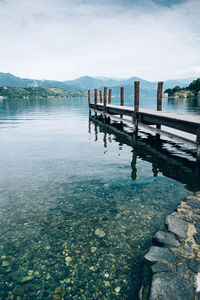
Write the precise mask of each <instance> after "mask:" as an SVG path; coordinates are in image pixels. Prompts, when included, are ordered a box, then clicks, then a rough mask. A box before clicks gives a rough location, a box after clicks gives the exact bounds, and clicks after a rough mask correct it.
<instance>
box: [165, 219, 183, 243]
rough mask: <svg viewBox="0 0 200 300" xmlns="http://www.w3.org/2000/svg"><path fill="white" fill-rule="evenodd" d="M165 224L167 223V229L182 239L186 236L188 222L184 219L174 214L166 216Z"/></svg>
mask: <svg viewBox="0 0 200 300" xmlns="http://www.w3.org/2000/svg"><path fill="white" fill-rule="evenodd" d="M166 224H167V225H168V230H169V231H171V232H173V233H175V234H176V235H178V236H180V237H182V238H184V239H185V238H186V237H187V231H188V224H187V222H185V221H184V220H182V219H180V218H177V217H175V216H168V217H167V219H166Z"/></svg>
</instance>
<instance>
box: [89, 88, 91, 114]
mask: <svg viewBox="0 0 200 300" xmlns="http://www.w3.org/2000/svg"><path fill="white" fill-rule="evenodd" d="M90 100H91V98H90V90H88V107H89V115H90V116H91V110H90Z"/></svg>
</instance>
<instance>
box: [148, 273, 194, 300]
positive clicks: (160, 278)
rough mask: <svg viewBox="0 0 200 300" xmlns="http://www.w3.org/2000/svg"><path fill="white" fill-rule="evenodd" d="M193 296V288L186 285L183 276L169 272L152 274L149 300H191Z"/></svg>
mask: <svg viewBox="0 0 200 300" xmlns="http://www.w3.org/2000/svg"><path fill="white" fill-rule="evenodd" d="M193 296H194V289H193V288H192V287H191V286H189V285H188V282H187V280H185V278H182V277H179V276H177V275H175V274H173V273H171V272H168V273H166V274H163V273H162V274H160V273H156V274H155V275H153V280H152V287H151V292H150V298H149V299H150V300H158V299H163V300H172V299H176V300H183V299H184V300H191V299H193Z"/></svg>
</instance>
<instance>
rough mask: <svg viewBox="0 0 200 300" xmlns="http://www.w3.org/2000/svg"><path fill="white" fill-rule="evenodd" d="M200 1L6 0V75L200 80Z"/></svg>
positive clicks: (2, 62) (2, 43)
mask: <svg viewBox="0 0 200 300" xmlns="http://www.w3.org/2000/svg"><path fill="white" fill-rule="evenodd" d="M199 16H200V1H199V0H188V1H187V0H185V1H183V0H160V1H159V0H154V1H153V0H124V1H123V0H107V1H106V0H92V1H89V0H48V1H47V0H34V1H33V0H31V1H30V0H0V72H10V73H12V74H14V75H17V76H21V77H28V78H37V79H54V80H63V81H64V80H67V79H73V78H76V77H79V76H84V75H90V76H107V77H122V78H128V77H131V76H138V77H141V78H144V79H147V80H166V79H171V78H184V77H191V76H195V77H197V76H199V77H200V17H199Z"/></svg>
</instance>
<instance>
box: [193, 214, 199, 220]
mask: <svg viewBox="0 0 200 300" xmlns="http://www.w3.org/2000/svg"><path fill="white" fill-rule="evenodd" d="M192 219H193V220H195V221H200V216H199V215H196V214H193V215H192Z"/></svg>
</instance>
